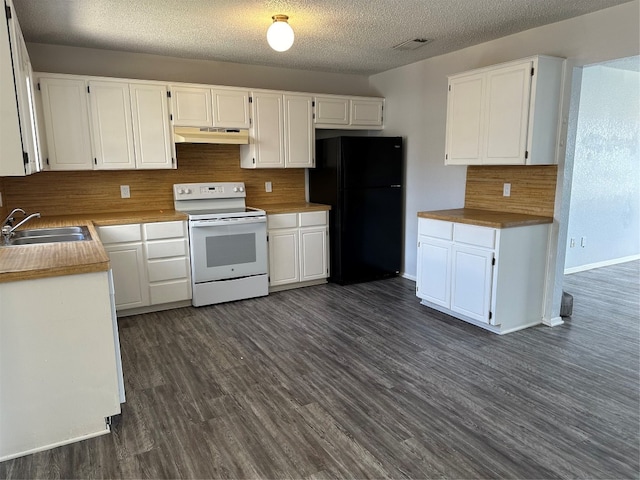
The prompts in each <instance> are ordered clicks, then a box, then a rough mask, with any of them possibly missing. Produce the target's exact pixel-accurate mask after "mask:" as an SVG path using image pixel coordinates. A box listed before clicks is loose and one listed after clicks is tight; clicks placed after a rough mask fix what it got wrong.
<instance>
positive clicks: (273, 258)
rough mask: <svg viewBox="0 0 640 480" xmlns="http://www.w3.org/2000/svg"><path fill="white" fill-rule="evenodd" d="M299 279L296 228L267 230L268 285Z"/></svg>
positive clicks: (294, 281) (283, 283)
mask: <svg viewBox="0 0 640 480" xmlns="http://www.w3.org/2000/svg"><path fill="white" fill-rule="evenodd" d="M299 281H300V252H299V232H298V229H283V230H270V231H269V285H271V286H275V285H286V284H287V283H296V282H299Z"/></svg>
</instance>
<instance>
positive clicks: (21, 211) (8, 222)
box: [2, 208, 27, 227]
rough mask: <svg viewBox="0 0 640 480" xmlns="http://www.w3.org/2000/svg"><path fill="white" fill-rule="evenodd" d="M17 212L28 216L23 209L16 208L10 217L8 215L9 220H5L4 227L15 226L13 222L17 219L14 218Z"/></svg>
mask: <svg viewBox="0 0 640 480" xmlns="http://www.w3.org/2000/svg"><path fill="white" fill-rule="evenodd" d="M16 212H20V213H22V215H26V214H27V212H25V211H24V210H23V209H21V208H14V209H13V210H12V211H11V213H10V214H9V215H7V218H5V219H4V220H3V222H2V227H4V226H5V225H9V226H11V225H13V222H14V221H15V218H13V216H14V215H15V214H16Z"/></svg>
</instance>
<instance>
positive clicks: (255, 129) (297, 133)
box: [240, 91, 315, 168]
mask: <svg viewBox="0 0 640 480" xmlns="http://www.w3.org/2000/svg"><path fill="white" fill-rule="evenodd" d="M251 98H252V101H251V118H252V125H251V129H250V130H249V145H241V147H240V154H241V157H240V158H241V163H240V165H241V167H242V168H309V167H313V166H315V158H314V152H315V131H314V129H313V97H312V96H311V95H303V94H285V95H282V93H280V92H271V91H256V92H253V93H252V96H251Z"/></svg>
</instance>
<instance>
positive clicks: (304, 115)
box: [283, 95, 315, 168]
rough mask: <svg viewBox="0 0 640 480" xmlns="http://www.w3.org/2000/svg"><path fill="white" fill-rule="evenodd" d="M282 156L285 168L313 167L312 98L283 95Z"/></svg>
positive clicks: (313, 131)
mask: <svg viewBox="0 0 640 480" xmlns="http://www.w3.org/2000/svg"><path fill="white" fill-rule="evenodd" d="M283 101H284V139H285V140H284V155H285V166H286V167H299V168H312V167H314V166H315V158H314V157H315V155H314V150H315V138H314V133H315V130H314V128H313V97H311V96H308V95H284V98H283Z"/></svg>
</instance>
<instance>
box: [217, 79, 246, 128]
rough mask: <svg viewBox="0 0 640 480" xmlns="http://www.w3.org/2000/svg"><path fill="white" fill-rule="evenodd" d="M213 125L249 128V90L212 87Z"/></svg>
mask: <svg viewBox="0 0 640 480" xmlns="http://www.w3.org/2000/svg"><path fill="white" fill-rule="evenodd" d="M211 96H212V99H213V126H214V127H219V128H249V126H250V124H249V92H248V91H247V90H237V89H223V88H214V89H213V90H212V91H211Z"/></svg>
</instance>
